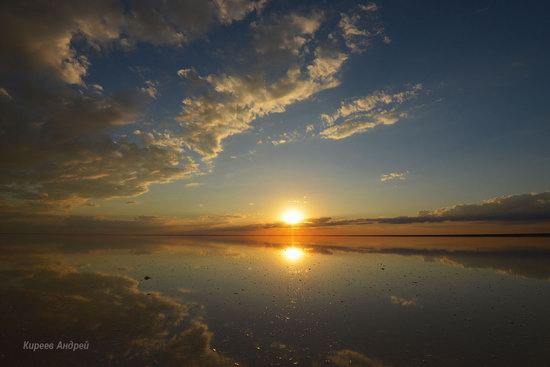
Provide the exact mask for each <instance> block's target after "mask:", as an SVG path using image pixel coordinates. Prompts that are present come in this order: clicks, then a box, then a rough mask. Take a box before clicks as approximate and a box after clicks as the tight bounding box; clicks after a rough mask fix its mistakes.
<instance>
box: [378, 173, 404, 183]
mask: <svg viewBox="0 0 550 367" xmlns="http://www.w3.org/2000/svg"><path fill="white" fill-rule="evenodd" d="M408 174H409V171H405V172H390V173H386V174H383V175H380V181H382V182H386V181H394V180H405V179H406V178H407V175H408Z"/></svg>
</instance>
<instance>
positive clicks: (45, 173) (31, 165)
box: [0, 86, 196, 205]
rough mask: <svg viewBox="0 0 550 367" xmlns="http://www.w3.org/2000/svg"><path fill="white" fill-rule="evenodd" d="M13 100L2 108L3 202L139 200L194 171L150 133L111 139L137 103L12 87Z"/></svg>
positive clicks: (0, 161)
mask: <svg viewBox="0 0 550 367" xmlns="http://www.w3.org/2000/svg"><path fill="white" fill-rule="evenodd" d="M13 95H14V99H13V101H7V102H6V103H3V102H2V101H0V110H1V111H2V114H3V116H4V119H3V121H2V132H3V133H2V134H0V142H1V144H0V156H1V157H2V158H0V169H1V170H2V176H1V177H0V195H2V196H9V197H11V198H12V199H14V200H25V201H31V202H35V203H40V204H42V205H46V204H47V203H52V204H55V202H58V203H62V204H70V203H71V202H73V203H78V202H82V201H85V200H87V199H90V198H112V197H123V196H134V195H138V194H141V193H144V192H146V191H147V189H148V186H149V185H150V184H152V183H157V182H158V183H162V182H168V181H172V180H176V179H179V178H183V177H186V176H188V175H189V174H191V173H193V172H195V170H196V165H195V164H194V162H193V161H192V160H191V159H190V158H188V157H186V156H184V155H183V154H182V150H181V147H178V146H175V145H174V144H172V145H170V144H169V142H170V140H169V138H170V137H167V136H165V135H162V134H158V133H157V134H156V135H154V134H153V133H149V134H143V135H141V136H138V137H137V140H136V139H133V140H130V139H128V138H125V137H118V138H115V137H113V136H111V135H110V134H109V133H108V132H109V130H110V129H113V128H115V127H118V126H121V125H125V124H129V123H132V122H133V121H134V120H135V119H136V118H137V116H138V114H139V111H140V108H139V106H140V104H141V102H140V97H139V96H136V95H132V94H118V95H112V96H109V97H102V96H98V95H97V94H90V95H86V94H81V93H78V92H76V91H73V90H71V89H68V88H65V87H60V88H57V89H54V90H51V89H46V88H42V87H36V86H35V87H33V88H32V89H28V88H25V87H24V86H23V87H20V88H15V87H14V94H13ZM38 111H40V115H38V118H37V112H38ZM76 122H77V123H76Z"/></svg>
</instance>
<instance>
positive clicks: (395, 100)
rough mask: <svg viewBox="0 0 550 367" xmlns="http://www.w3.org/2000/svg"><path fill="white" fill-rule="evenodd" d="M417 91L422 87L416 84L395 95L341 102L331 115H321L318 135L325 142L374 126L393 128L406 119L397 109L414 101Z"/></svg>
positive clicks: (383, 94) (377, 94)
mask: <svg viewBox="0 0 550 367" xmlns="http://www.w3.org/2000/svg"><path fill="white" fill-rule="evenodd" d="M421 90H422V85H421V84H416V85H414V86H412V87H409V88H407V89H404V90H402V91H400V92H397V93H389V92H387V91H376V92H374V93H372V94H370V95H368V96H366V97H361V98H356V99H353V100H352V101H350V102H342V104H341V105H340V108H338V109H337V110H336V111H335V112H334V113H332V114H330V115H327V114H323V115H321V119H322V120H323V122H324V125H325V127H324V129H323V130H321V133H320V135H321V137H323V138H325V139H332V140H341V139H345V138H349V137H350V136H353V135H356V134H361V133H364V132H366V131H368V130H371V129H374V128H376V127H378V126H383V125H393V124H395V123H396V122H398V121H399V120H401V119H403V118H405V117H407V112H405V111H404V110H402V109H401V107H402V105H403V103H405V102H406V101H409V100H411V99H413V98H414V97H416V96H417V95H418V94H419V92H420V91H421Z"/></svg>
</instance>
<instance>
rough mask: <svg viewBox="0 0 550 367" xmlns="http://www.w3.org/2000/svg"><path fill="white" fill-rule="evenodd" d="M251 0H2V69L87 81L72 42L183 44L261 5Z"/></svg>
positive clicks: (85, 64)
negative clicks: (214, 26)
mask: <svg viewBox="0 0 550 367" xmlns="http://www.w3.org/2000/svg"><path fill="white" fill-rule="evenodd" d="M263 3H264V2H261V3H258V2H256V1H252V0H250V1H249V0H216V1H213V2H210V1H192V0H184V1H175V0H164V1H154V0H131V1H128V2H123V1H120V0H99V1H92V2H90V1H85V2H75V1H70V0H61V1H56V2H55V6H52V4H51V3H49V2H47V1H41V0H33V1H24V2H21V1H16V0H7V1H3V2H2V5H1V7H0V9H1V11H0V29H1V30H2V34H4V35H6V37H5V38H4V40H3V42H2V46H0V62H1V64H2V67H1V69H0V73H2V74H4V73H9V72H11V71H13V70H18V71H24V72H48V73H52V74H53V75H54V76H55V77H57V78H59V79H60V80H62V81H64V82H66V83H70V84H82V83H83V80H82V78H83V77H84V76H85V75H86V74H87V71H88V66H89V62H88V59H87V57H86V56H85V55H82V54H79V53H78V52H77V50H76V49H75V48H74V47H73V44H72V43H73V41H75V40H78V39H82V40H85V41H86V42H87V43H88V44H89V45H91V46H92V47H93V48H95V49H96V50H100V49H103V48H106V47H108V46H110V45H120V46H122V47H123V48H127V47H131V46H132V45H133V44H135V43H137V42H148V43H151V44H154V45H163V44H165V45H174V46H181V45H183V44H186V43H188V42H189V41H191V40H193V39H194V38H196V37H198V36H200V35H202V34H204V33H206V32H207V31H208V29H209V28H210V27H211V26H212V25H213V24H215V23H220V22H221V23H225V24H228V23H231V22H232V21H234V20H240V19H242V18H243V17H244V16H245V15H246V14H248V13H249V12H251V11H254V10H259V9H261V7H262V6H261V4H263Z"/></svg>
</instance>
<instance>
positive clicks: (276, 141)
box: [269, 130, 301, 146]
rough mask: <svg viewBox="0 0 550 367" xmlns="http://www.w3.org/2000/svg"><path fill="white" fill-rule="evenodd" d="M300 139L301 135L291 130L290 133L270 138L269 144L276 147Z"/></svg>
mask: <svg viewBox="0 0 550 367" xmlns="http://www.w3.org/2000/svg"><path fill="white" fill-rule="evenodd" d="M300 138H301V134H300V133H299V132H298V131H296V130H293V131H291V132H285V133H282V134H280V135H278V136H276V137H272V138H269V139H271V144H273V145H275V146H277V145H281V144H288V143H294V142H296V141H298V140H299V139H300Z"/></svg>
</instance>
